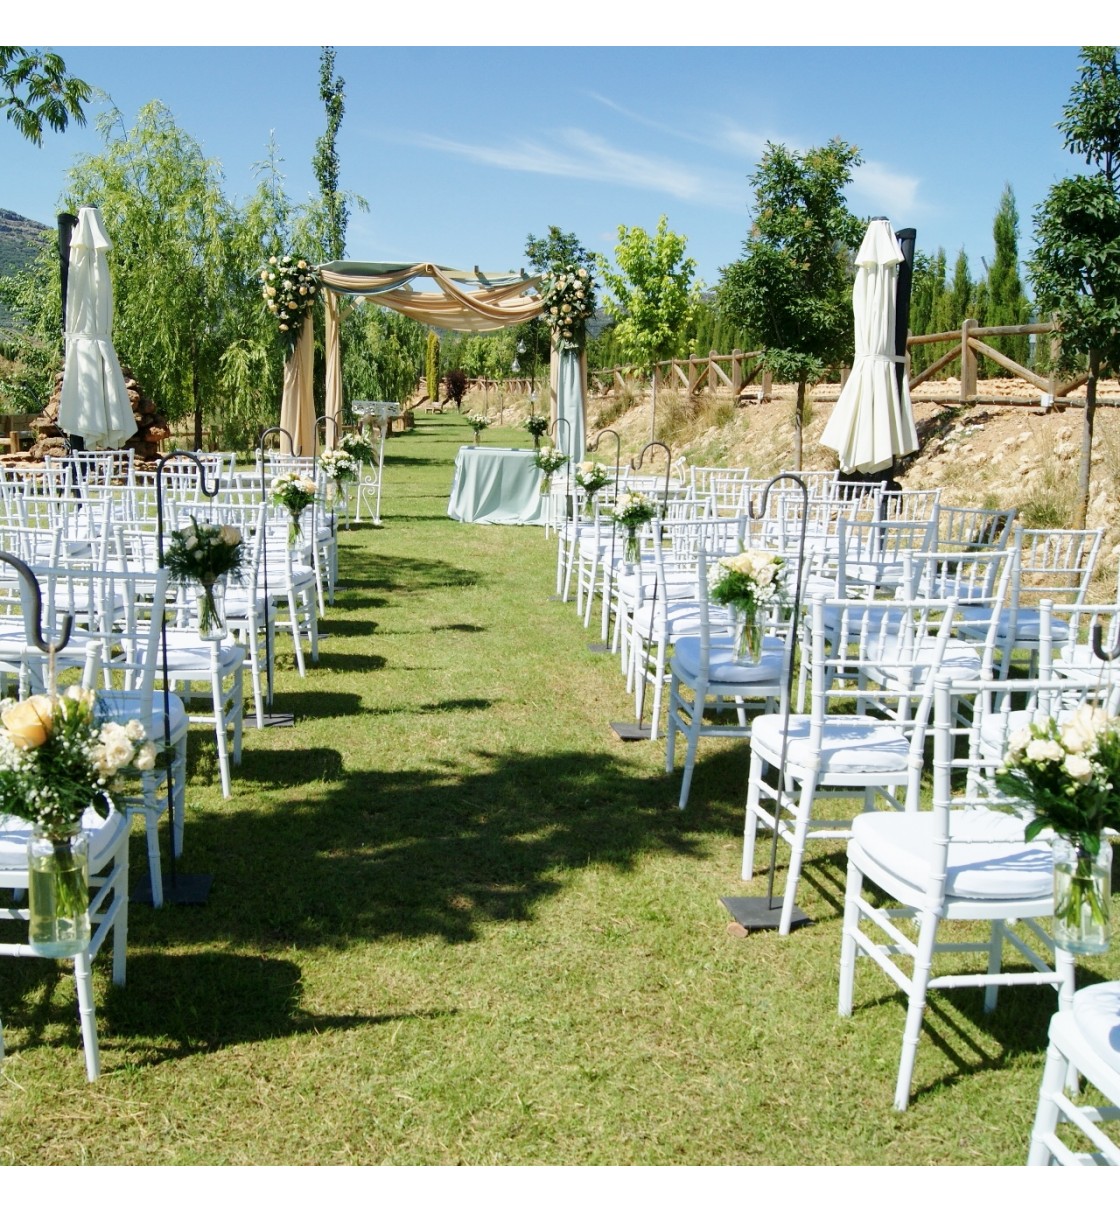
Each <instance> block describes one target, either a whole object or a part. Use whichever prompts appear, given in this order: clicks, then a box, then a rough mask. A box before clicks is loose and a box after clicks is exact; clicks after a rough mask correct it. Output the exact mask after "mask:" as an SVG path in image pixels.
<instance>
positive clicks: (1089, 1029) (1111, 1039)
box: [1073, 981, 1120, 1072]
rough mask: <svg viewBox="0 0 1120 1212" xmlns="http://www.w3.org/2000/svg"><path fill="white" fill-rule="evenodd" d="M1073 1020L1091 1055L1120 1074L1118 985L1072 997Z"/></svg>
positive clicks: (1096, 987)
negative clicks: (1094, 1054) (1093, 1054)
mask: <svg viewBox="0 0 1120 1212" xmlns="http://www.w3.org/2000/svg"><path fill="white" fill-rule="evenodd" d="M1073 1017H1074V1020H1075V1021H1076V1022H1077V1025H1078V1027H1079V1028H1080V1029H1081V1033H1082V1035H1083V1036H1084V1037H1085V1040H1086V1042H1087V1043H1088V1044H1089V1046H1090V1047H1091V1048H1092V1049H1093V1051H1094V1052H1095V1053H1096V1054H1097V1055H1098V1056H1099V1057H1100V1058H1101V1060H1103V1061H1104V1062H1105V1064H1107V1065H1109V1066H1110V1067H1111V1068H1113V1069H1115V1070H1116V1071H1117V1072H1120V981H1105V983H1104V984H1102V985H1090V986H1089V987H1088V988H1087V989H1082V990H1081V991H1080V992H1079V993H1075V994H1074V997H1073Z"/></svg>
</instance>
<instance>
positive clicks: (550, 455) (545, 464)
mask: <svg viewBox="0 0 1120 1212" xmlns="http://www.w3.org/2000/svg"><path fill="white" fill-rule="evenodd" d="M567 461H568V456H567V455H566V454H563V453H562V452H561V451H559V450H557V449H556V447H555V446H542V447H541V449H540V450H538V451H537V453H536V454H535V455H533V466H534V467H536V468H537V469H538V471H540V472H542V473H543V477H544V478H543V479H542V480H541V495H542V496H544V495H545V494H547V493H549V492H551V491H552V477H553V476H554V475H555V474H556V473H557V472H558V471H559V470H560V468H561V467H563V466H564V464H565V463H567Z"/></svg>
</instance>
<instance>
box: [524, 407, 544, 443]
mask: <svg viewBox="0 0 1120 1212" xmlns="http://www.w3.org/2000/svg"><path fill="white" fill-rule="evenodd" d="M524 425H525V428H526V429H527V430H528V431H529V433H530V434H531V435H532V438H533V446H534V448H535V447H537V446H539V445H540V444H541V438H543V437H544V435H545V434H546V433H548V417H544V416H541V414H540V413H539V412H533V413H530V414H529V415H528V416H527V417H526V418H525V421H524Z"/></svg>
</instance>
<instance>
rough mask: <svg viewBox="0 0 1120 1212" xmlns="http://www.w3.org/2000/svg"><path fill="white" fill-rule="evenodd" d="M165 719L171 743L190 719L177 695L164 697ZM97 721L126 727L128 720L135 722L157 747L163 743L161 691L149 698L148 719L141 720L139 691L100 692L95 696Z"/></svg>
mask: <svg viewBox="0 0 1120 1212" xmlns="http://www.w3.org/2000/svg"><path fill="white" fill-rule="evenodd" d="M167 707H168V711H167V718H168V721H169V723H170V731H171V739H172V740H174V739H175V738H176V737H178V736H179V735H180V734H181V733H182V732H184V731H185V730H186V728H187V726H188V725H189V724H190V719H189V717H188V716H187V709H186V707H185V706H184V705H183V700H182V699H181V698H180V697H179V696H178V695H177V694H169V695H168V696H167ZM97 718H98V719H99V720H101V721H102V723H106V724H107V723H109V722H110V721H111V722H113V723H115V724H127V723H128V721H129V720H136V719H138V720H139V721H140V723H141V724H143V725H144V730H145V731H146V732H147V734H148V737H149V738H150V739H151V740H153V741H156V742H157V743H159V742H162V740H163V691H162V690H157V691H156V692H155V694H154V695H153V696H152V710H151V715H149V717H148V718H147V719H144V718H143V716H142V715H141V694H140V691H139V690H99V691H98V692H97Z"/></svg>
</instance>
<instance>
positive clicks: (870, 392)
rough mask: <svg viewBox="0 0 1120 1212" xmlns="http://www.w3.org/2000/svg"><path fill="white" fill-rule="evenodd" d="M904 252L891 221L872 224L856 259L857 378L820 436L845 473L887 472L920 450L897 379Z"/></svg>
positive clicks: (905, 391)
mask: <svg viewBox="0 0 1120 1212" xmlns="http://www.w3.org/2000/svg"><path fill="white" fill-rule="evenodd" d="M902 259H903V255H902V248H901V246H900V245H899V242H898V240H897V239H896V237H895V234H894V232H893V231H892V230H891V225H890V223H889V222H888V221H887V220H886V219H872V221H871V223H870V224H869V225H868V228H867V233H866V234H865V235H864V237H863V243H862V244H861V245H860V247H859V252H858V253H857V254H856V280H855V286H854V287H853V289H852V311H853V313H854V315H855V357H854V359H853V361H852V373H851V374H850V375H849V377H848V381H847V383H845V384H844V388H843V390H842V391H841V393H840V398H839V399H838V400H837V401H836V406H835V407H834V408H833V410H832V416H831V417H829V419H828V424H827V425H826V426H825V428H824V433H823V434H822V435H821V444H822V445H824V446H828V447H830V448H831V449H832V450H835V451H836V453H837V454H838V455H839V456H840V470H841V471H842V472H852V471H862V472H875V471H883V470H885V469H887V468H889V467H890V466H891V464H892V463H893V462H894V460H895V458H897V457H898V456H899V455H905V454H910V452H911V451H914V450H917V449H918V435H917V432H916V431H915V429H914V410H913V408H912V406H911V403H910V389H909V386H908V384H907V382H906V376H905V375H898V374H896V368H897V366H898V364H899V362H900V361H902V359H901V358H899V357H897V356H896V355H895V351H894V341H895V305H896V292H897V288H898V267H899V264H900V263H901V262H902Z"/></svg>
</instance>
